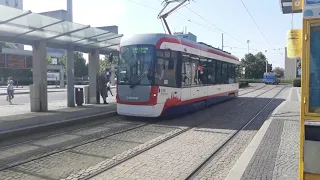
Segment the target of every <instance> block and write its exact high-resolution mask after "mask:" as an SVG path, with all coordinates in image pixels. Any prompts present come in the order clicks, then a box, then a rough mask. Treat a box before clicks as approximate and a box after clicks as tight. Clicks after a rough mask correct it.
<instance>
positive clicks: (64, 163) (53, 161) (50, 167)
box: [14, 152, 105, 179]
mask: <svg viewBox="0 0 320 180" xmlns="http://www.w3.org/2000/svg"><path fill="white" fill-rule="evenodd" d="M104 159H105V158H101V157H95V156H89V155H82V154H77V153H73V152H62V153H59V154H55V155H52V156H48V157H45V158H42V159H39V160H35V161H32V162H29V163H26V164H24V165H21V166H19V167H16V168H14V169H18V170H19V171H20V172H26V173H29V174H34V175H41V176H44V177H49V178H54V179H59V178H61V177H64V176H67V175H68V174H71V173H74V172H78V171H80V170H81V169H83V168H86V167H88V166H91V165H94V164H97V163H98V162H100V161H103V160H104Z"/></svg>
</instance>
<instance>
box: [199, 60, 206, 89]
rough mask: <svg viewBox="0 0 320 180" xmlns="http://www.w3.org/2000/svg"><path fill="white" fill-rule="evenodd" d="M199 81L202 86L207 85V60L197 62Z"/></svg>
mask: <svg viewBox="0 0 320 180" xmlns="http://www.w3.org/2000/svg"><path fill="white" fill-rule="evenodd" d="M198 69H199V71H200V72H199V80H200V81H201V82H202V84H208V60H207V59H204V58H201V59H200V62H199V66H198Z"/></svg>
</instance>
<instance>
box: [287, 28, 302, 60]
mask: <svg viewBox="0 0 320 180" xmlns="http://www.w3.org/2000/svg"><path fill="white" fill-rule="evenodd" d="M301 36H302V33H301V29H293V30H289V31H288V33H287V53H288V54H287V56H288V57H289V58H298V57H301V55H302V48H301V46H302V41H301V39H302V37H301Z"/></svg>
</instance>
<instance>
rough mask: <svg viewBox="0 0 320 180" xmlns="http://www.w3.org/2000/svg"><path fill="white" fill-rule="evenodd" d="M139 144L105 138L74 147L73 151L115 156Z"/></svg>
mask: <svg viewBox="0 0 320 180" xmlns="http://www.w3.org/2000/svg"><path fill="white" fill-rule="evenodd" d="M139 144H140V143H134V142H127V141H117V140H111V139H103V140H100V141H96V142H94V143H90V144H86V145H83V146H79V147H77V148H74V149H72V152H79V153H86V154H91V155H97V156H103V157H113V156H115V155H116V154H119V153H121V152H123V151H126V150H129V149H131V148H134V147H135V146H138V145H139Z"/></svg>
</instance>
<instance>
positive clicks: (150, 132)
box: [2, 87, 270, 179]
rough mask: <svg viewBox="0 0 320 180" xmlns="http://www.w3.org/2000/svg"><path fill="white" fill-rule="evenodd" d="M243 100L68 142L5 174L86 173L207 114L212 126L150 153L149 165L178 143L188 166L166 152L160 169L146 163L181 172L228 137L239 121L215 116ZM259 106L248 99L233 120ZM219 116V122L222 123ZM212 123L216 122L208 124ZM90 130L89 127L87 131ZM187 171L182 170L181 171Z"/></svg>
mask: <svg viewBox="0 0 320 180" xmlns="http://www.w3.org/2000/svg"><path fill="white" fill-rule="evenodd" d="M269 88H270V87H269ZM266 89H268V88H263V89H261V90H257V91H256V92H253V93H250V94H246V95H245V96H247V97H250V96H254V95H255V94H256V95H257V94H259V93H261V92H263V91H265V90H266ZM246 100H248V98H238V99H235V100H233V101H229V102H226V103H222V104H220V105H218V106H214V107H212V108H209V109H206V110H204V111H200V112H197V113H194V114H190V115H188V116H185V117H182V118H176V119H174V120H168V121H166V120H164V121H162V122H160V123H158V125H157V126H144V127H141V128H138V129H136V130H134V131H132V130H131V131H129V132H126V133H121V134H118V135H115V136H114V137H110V138H107V139H106V140H100V141H97V142H93V143H89V144H87V145H84V146H80V147H77V148H73V149H72V150H70V151H67V152H63V153H59V154H55V155H51V156H48V157H46V158H42V159H39V160H36V161H32V162H30V163H27V164H24V165H21V166H18V167H17V168H15V169H10V170H12V171H11V172H10V173H9V174H6V176H10V175H12V176H13V175H15V173H14V172H16V171H18V172H22V173H23V172H24V173H25V174H29V175H32V176H36V177H44V178H66V177H67V175H68V174H71V175H70V176H69V177H70V178H75V179H78V178H79V177H84V176H87V175H89V174H90V173H93V172H97V171H99V170H101V169H103V168H105V167H108V166H111V165H114V164H116V163H118V162H119V161H121V160H123V159H125V158H127V157H129V156H131V155H133V154H136V153H139V152H141V151H142V150H144V149H146V148H148V147H150V146H152V145H154V144H156V143H158V142H160V141H162V140H164V139H166V138H168V137H170V136H172V135H173V134H176V133H177V132H181V131H182V130H183V129H185V128H186V127H188V126H191V125H192V124H195V123H198V122H199V120H201V119H211V120H212V121H211V122H212V124H211V127H209V128H206V127H200V128H198V129H194V130H192V133H191V134H186V135H184V136H182V137H184V138H183V139H184V141H182V140H181V139H180V141H176V142H174V143H170V142H169V141H168V142H169V147H168V149H167V150H166V151H162V150H159V151H158V152H157V153H155V154H153V155H154V158H155V160H154V164H153V165H156V164H157V163H156V161H157V160H158V159H160V158H162V157H163V156H161V155H164V154H171V151H174V149H175V148H177V147H178V148H179V149H180V150H181V151H180V152H181V153H180V154H179V153H173V154H177V156H180V157H181V158H183V159H181V161H182V160H186V161H189V163H187V164H188V166H189V167H188V166H186V167H184V166H182V165H181V164H180V166H177V167H175V169H174V168H171V169H170V167H172V165H171V164H172V161H171V160H172V159H175V157H173V155H169V157H170V158H171V159H170V158H169V159H167V160H166V161H162V164H159V165H158V166H162V168H160V169H158V170H159V171H158V170H157V168H154V167H153V166H150V167H149V169H151V168H154V170H153V171H156V170H157V173H159V174H161V173H164V174H165V173H168V174H169V176H168V177H170V178H171V177H174V176H176V172H183V169H184V168H186V169H187V168H189V169H192V167H193V168H194V166H195V165H196V163H195V161H194V159H196V162H201V161H199V160H198V159H204V158H205V156H206V155H207V154H208V153H209V152H210V150H211V151H212V148H214V145H216V146H218V144H219V143H221V139H223V138H225V137H227V136H228V135H230V133H232V132H233V131H234V129H235V128H237V127H239V125H240V123H239V124H237V123H235V124H233V125H229V126H228V125H227V124H230V122H229V121H231V120H230V116H227V117H225V118H219V117H217V115H219V114H220V116H222V115H223V114H224V113H225V112H226V110H228V109H232V107H234V106H236V105H237V104H238V103H241V102H244V101H246ZM261 101H263V102H264V101H266V100H263V99H262V100H259V102H260V103H261ZM258 107H259V106H257V102H256V103H253V104H251V105H249V108H248V106H247V108H246V109H247V110H246V112H242V111H241V110H239V111H241V112H239V111H238V113H237V114H236V115H235V114H234V115H233V116H236V118H235V117H234V118H233V119H232V121H234V120H236V119H239V118H240V117H238V116H240V115H244V114H245V113H247V112H250V111H251V110H252V108H258ZM242 110H244V109H242ZM234 111H235V110H234ZM234 113H235V112H234ZM199 117H201V118H199ZM195 119H197V121H195ZM221 122H224V123H221ZM114 124H117V123H114ZM137 124H138V123H137ZM132 126H133V124H131V125H130V124H125V125H124V124H123V125H121V126H117V127H116V128H114V127H112V128H110V129H108V128H106V127H110V126H104V128H105V130H101V128H99V127H95V128H91V130H92V131H90V130H88V131H86V132H85V131H82V132H84V133H82V134H81V131H77V132H72V133H71V134H72V135H78V136H80V138H77V139H76V140H70V141H66V142H62V143H59V144H54V145H52V146H50V148H52V149H60V148H61V147H69V146H73V145H75V144H77V143H83V142H85V141H87V140H88V139H90V138H91V139H92V138H99V137H104V136H106V134H110V133H111V132H115V131H119V130H123V129H126V128H128V127H132ZM167 126H169V127H167ZM214 126H216V127H215V128H213V127H214ZM175 128H178V129H175ZM100 130H101V131H100ZM90 132H92V134H91V133H90ZM164 133H166V134H164ZM179 137H180V136H179ZM204 137H205V138H204ZM111 138H112V139H111ZM189 139H190V143H188V144H186V145H185V144H184V143H186V142H187V141H189ZM119 140H120V141H119ZM133 141H135V142H136V143H134V142H133ZM146 141H147V142H146ZM138 143H143V144H140V145H139V144H138ZM210 143H211V146H206V147H203V149H204V152H203V154H204V155H199V156H197V157H195V158H193V155H194V154H195V153H197V152H199V151H200V150H199V147H201V152H202V146H203V144H210ZM192 144H196V145H197V146H194V147H191V146H192ZM189 146H190V150H191V152H189V151H188V148H189ZM153 149H156V148H153ZM153 149H152V150H153ZM123 151H124V152H123ZM150 151H151V150H150ZM39 152H40V155H41V154H42V153H44V154H45V153H47V152H48V149H46V150H44V151H43V152H41V151H38V150H36V151H32V152H31V153H30V152H28V153H30V154H28V153H22V154H20V157H21V158H22V159H27V158H28V157H35V156H36V153H39ZM177 152H179V151H177ZM161 153H164V154H161ZM183 153H184V154H185V156H186V157H189V160H188V159H187V158H184V157H182V155H181V154H183ZM206 153H207V154H206ZM201 154H202V153H201ZM28 155H29V156H28ZM150 155H152V154H150ZM112 156H113V157H112ZM17 157H18V156H14V158H17ZM108 157H110V159H108ZM138 157H139V156H138ZM6 160H7V162H10V161H9V160H10V158H7V159H6ZM3 162H4V161H3ZM86 162H88V163H86ZM174 162H178V160H176V159H175V161H174ZM97 163H98V164H97ZM124 164H125V163H124ZM168 164H169V166H168ZM176 164H178V163H176ZM176 164H174V165H176ZM144 166H149V165H144ZM88 167H89V168H88ZM167 167H169V169H166V168H167ZM177 168H178V169H179V168H180V170H176V169H177ZM173 169H174V170H173ZM111 170H112V169H111ZM2 173H3V172H2ZM157 173H155V174H153V173H151V174H150V173H149V174H150V176H149V175H147V174H146V178H147V179H148V177H150V178H151V179H153V178H157V175H158V174H157ZM186 175H187V174H186V173H184V176H186ZM165 177H167V176H165ZM16 179H20V178H16ZM21 179H24V178H21Z"/></svg>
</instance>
